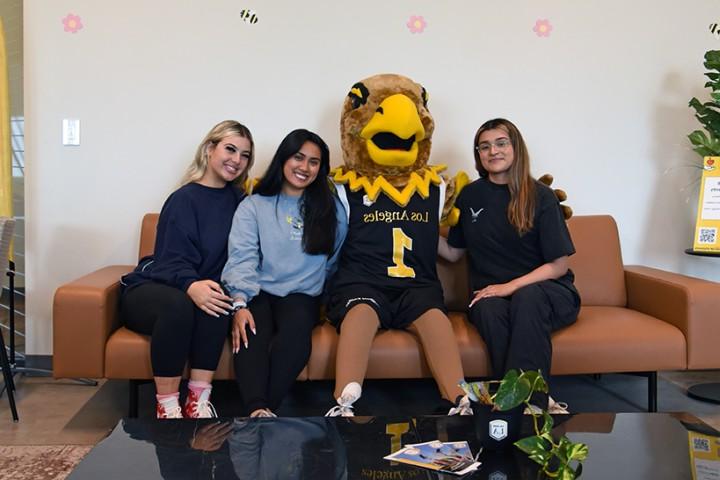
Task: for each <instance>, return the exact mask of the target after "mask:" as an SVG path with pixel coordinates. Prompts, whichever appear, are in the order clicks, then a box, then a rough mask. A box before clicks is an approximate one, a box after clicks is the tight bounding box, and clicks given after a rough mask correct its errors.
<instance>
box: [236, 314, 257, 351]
mask: <svg viewBox="0 0 720 480" xmlns="http://www.w3.org/2000/svg"><path fill="white" fill-rule="evenodd" d="M248 327H250V331H251V332H252V333H253V335H255V333H256V332H255V320H254V319H253V316H252V313H250V310H249V309H248V308H241V309H240V310H238V311H237V312H235V316H234V317H233V327H232V343H233V353H238V352H239V351H240V340H242V342H243V345H245V348H248V334H247V328H248Z"/></svg>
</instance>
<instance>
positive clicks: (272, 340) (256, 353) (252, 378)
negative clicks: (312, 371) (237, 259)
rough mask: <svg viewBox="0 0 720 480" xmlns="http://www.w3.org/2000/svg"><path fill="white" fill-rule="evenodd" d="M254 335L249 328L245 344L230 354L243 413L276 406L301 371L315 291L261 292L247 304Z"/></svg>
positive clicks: (314, 317)
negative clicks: (233, 358)
mask: <svg viewBox="0 0 720 480" xmlns="http://www.w3.org/2000/svg"><path fill="white" fill-rule="evenodd" d="M248 308H249V309H250V312H251V313H252V316H253V320H255V331H256V332H257V334H256V335H253V334H252V332H250V330H249V329H248V348H245V346H244V345H242V344H241V345H240V351H239V352H238V353H237V354H235V375H236V377H237V381H238V385H239V386H240V395H241V396H242V399H243V403H244V404H245V408H246V409H247V411H248V413H252V412H253V411H254V410H257V409H259V408H269V409H271V410H275V409H277V408H278V406H279V405H280V402H282V400H283V398H284V397H285V395H287V393H288V391H289V390H290V388H291V387H292V385H293V383H294V382H295V379H296V378H297V376H298V375H299V374H300V372H301V371H302V369H303V367H304V366H305V364H307V361H308V358H310V350H311V348H312V330H313V327H314V326H315V324H316V323H317V322H318V320H319V318H320V302H319V298H318V297H311V296H309V295H305V294H302V293H291V294H290V295H288V296H286V297H277V296H275V295H271V294H269V293H266V292H262V291H261V292H260V293H259V294H258V295H257V296H256V297H255V298H253V299H252V300H251V301H250V303H249V304H248Z"/></svg>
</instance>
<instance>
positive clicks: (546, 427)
mask: <svg viewBox="0 0 720 480" xmlns="http://www.w3.org/2000/svg"><path fill="white" fill-rule="evenodd" d="M554 423H555V422H554V421H553V418H552V417H551V416H550V414H549V413H548V412H547V411H543V426H542V429H540V433H541V434H546V435H550V431H551V430H552V428H553V424H554Z"/></svg>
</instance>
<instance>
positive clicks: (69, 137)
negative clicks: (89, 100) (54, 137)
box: [62, 118, 80, 145]
mask: <svg viewBox="0 0 720 480" xmlns="http://www.w3.org/2000/svg"><path fill="white" fill-rule="evenodd" d="M62 141H63V145H80V120H79V119H77V118H64V119H63V123H62Z"/></svg>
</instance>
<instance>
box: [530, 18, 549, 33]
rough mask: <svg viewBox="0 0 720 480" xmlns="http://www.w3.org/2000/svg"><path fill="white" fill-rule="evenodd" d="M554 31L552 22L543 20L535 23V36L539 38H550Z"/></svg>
mask: <svg viewBox="0 0 720 480" xmlns="http://www.w3.org/2000/svg"><path fill="white" fill-rule="evenodd" d="M552 29H553V26H552V25H551V24H550V20H548V19H542V20H538V21H537V22H535V26H534V27H533V32H535V35H537V36H538V37H549V36H550V32H552Z"/></svg>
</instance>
